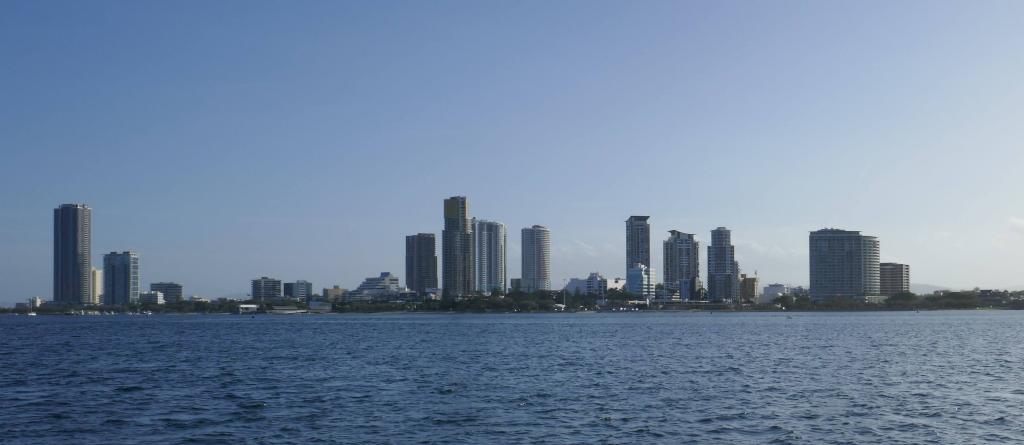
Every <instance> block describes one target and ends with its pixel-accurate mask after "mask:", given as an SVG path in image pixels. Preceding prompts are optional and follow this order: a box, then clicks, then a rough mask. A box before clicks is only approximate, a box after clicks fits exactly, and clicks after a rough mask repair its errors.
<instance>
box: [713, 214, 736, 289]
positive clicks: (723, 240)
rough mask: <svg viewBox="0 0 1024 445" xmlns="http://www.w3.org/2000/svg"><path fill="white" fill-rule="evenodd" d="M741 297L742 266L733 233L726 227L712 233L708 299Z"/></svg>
mask: <svg viewBox="0 0 1024 445" xmlns="http://www.w3.org/2000/svg"><path fill="white" fill-rule="evenodd" d="M739 297H740V266H739V263H737V262H736V249H735V247H733V245H732V232H730V231H729V229H726V228H725V227H719V228H717V229H715V230H712V231H711V245H710V246H708V299H710V300H712V301H724V300H732V301H737V300H738V299H739Z"/></svg>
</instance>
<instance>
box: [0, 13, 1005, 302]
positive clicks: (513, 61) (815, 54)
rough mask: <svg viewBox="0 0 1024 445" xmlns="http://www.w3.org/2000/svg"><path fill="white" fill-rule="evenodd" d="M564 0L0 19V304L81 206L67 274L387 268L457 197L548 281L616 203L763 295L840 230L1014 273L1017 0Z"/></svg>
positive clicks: (586, 257)
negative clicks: (722, 249)
mask: <svg viewBox="0 0 1024 445" xmlns="http://www.w3.org/2000/svg"><path fill="white" fill-rule="evenodd" d="M587 6H588V7H587V8H586V9H587V12H586V13H585V14H581V13H580V11H579V10H578V8H574V7H571V6H568V5H559V4H542V3H516V4H504V5H494V7H493V8H469V9H464V8H459V7H455V6H453V5H452V4H447V3H439V4H434V5H423V4H418V5H407V7H406V8H402V9H401V10H400V11H399V10H395V9H393V8H389V7H388V5H384V4H301V5H289V6H288V7H284V6H283V5H279V6H274V5H252V6H251V7H249V8H244V10H241V11H239V10H237V8H231V7H229V5H218V4H189V5H166V4H164V5H161V4H154V5H149V6H147V7H142V6H139V5H135V6H132V5H127V6H126V5H119V6H118V7H113V6H111V4H106V3H102V2H100V3H90V4H62V5H56V4H47V3H39V2H24V3H18V4H16V5H12V6H11V7H10V8H8V9H6V10H5V12H6V13H5V14H4V15H3V17H2V18H0V20H2V22H3V24H4V25H5V26H2V27H0V39H2V40H3V41H5V42H10V45H8V46H5V47H4V48H3V49H0V51H2V52H3V55H4V56H5V60H7V61H8V62H9V63H8V64H6V67H7V68H8V69H5V70H2V72H0V85H3V86H2V87H0V88H3V92H4V94H3V96H4V98H5V100H4V106H3V107H0V115H2V116H3V119H0V132H2V133H3V134H4V136H5V137H4V138H3V139H2V141H0V145H2V146H0V151H2V152H3V153H4V156H3V158H4V161H5V162H4V165H5V167H7V169H6V170H5V172H6V174H5V175H0V202H3V203H4V211H3V212H2V213H0V250H2V251H3V252H4V254H5V255H3V256H2V257H0V280H2V281H3V282H4V283H5V287H4V289H3V290H2V291H0V304H5V305H10V304H13V303H15V302H20V301H24V299H25V298H28V297H30V296H34V295H38V296H43V297H47V298H49V297H50V295H48V294H50V293H51V292H52V289H50V288H51V287H52V285H51V284H48V283H50V282H51V281H52V275H51V274H52V266H53V259H52V257H51V256H52V254H53V252H52V250H53V249H52V246H51V242H52V238H53V234H52V231H53V229H52V227H50V224H49V223H48V221H47V220H46V219H45V217H43V218H41V217H40V215H46V214H47V212H50V211H52V209H53V207H54V206H55V205H57V204H58V203H67V202H82V203H86V204H88V205H89V206H90V207H92V208H93V209H94V213H93V215H92V222H93V226H94V228H93V233H92V238H93V239H92V251H93V252H94V255H92V258H91V263H92V264H93V265H94V266H96V265H98V264H100V261H101V258H100V257H99V256H97V255H96V254H95V253H98V252H111V251H126V250H127V251H133V252H137V253H138V254H139V256H140V258H142V260H143V262H144V266H143V271H142V279H143V282H142V283H141V284H142V285H143V288H146V287H145V286H146V285H148V284H149V283H150V280H152V281H173V282H179V283H182V284H184V285H185V286H186V289H187V292H188V293H190V294H196V295H204V296H222V295H226V296H244V295H245V294H246V293H248V289H247V288H248V286H247V285H246V283H248V281H249V280H251V279H252V278H254V277H259V276H263V275H270V276H275V277H280V278H281V279H285V280H297V279H304V280H308V281H310V282H312V283H314V285H316V286H317V287H318V288H319V287H330V286H331V285H333V284H341V285H344V286H345V287H353V286H356V285H357V284H358V283H360V282H361V280H363V279H364V278H366V277H368V276H374V275H376V274H378V273H379V272H380V271H392V272H394V273H396V274H400V273H401V271H402V270H404V267H403V266H404V265H403V263H402V254H401V252H402V249H403V248H404V246H403V239H402V235H408V234H412V233H420V232H430V233H435V234H437V236H438V238H440V234H441V228H440V227H439V224H438V218H437V213H438V212H437V207H438V204H437V199H438V197H445V196H453V195H458V194H466V195H469V196H470V197H471V199H472V201H473V207H472V215H476V216H481V217H486V218H488V219H494V220H497V221H501V222H502V223H504V224H505V225H506V226H507V227H509V228H511V230H509V234H508V242H507V246H508V257H509V261H508V270H507V275H508V277H509V278H512V277H519V276H521V271H520V270H519V269H520V262H519V261H517V259H518V258H519V256H520V252H519V249H520V246H521V240H520V234H519V230H518V229H519V228H521V227H529V226H530V225H532V224H536V223H541V224H543V225H544V226H545V227H548V228H549V229H550V230H551V232H552V234H553V237H552V244H551V264H552V271H551V273H552V283H553V284H554V285H555V286H556V287H557V286H559V285H560V284H561V283H563V282H564V280H565V279H566V278H572V277H585V276H587V274H589V273H590V272H594V271H600V272H601V273H603V274H604V275H605V276H606V277H608V278H609V279H611V278H616V277H619V276H621V275H624V274H625V270H623V269H624V268H623V263H624V262H623V258H622V256H623V255H622V252H623V251H624V249H625V240H624V239H622V221H623V220H624V219H625V218H626V217H628V216H629V215H651V221H650V222H651V233H653V234H657V236H656V237H655V239H652V242H654V243H659V242H661V238H660V237H661V236H663V234H664V233H666V231H668V230H679V231H681V232H684V233H694V234H696V241H698V242H699V243H700V245H701V246H702V248H703V247H704V246H707V245H709V244H710V243H709V242H710V239H709V231H710V230H712V229H713V228H715V227H718V226H726V227H729V229H731V230H732V232H733V234H734V235H733V244H734V245H735V250H736V260H737V262H738V263H739V264H740V265H741V267H742V268H743V271H744V272H745V273H752V272H753V271H755V270H756V271H758V274H759V276H760V277H761V279H762V280H763V282H764V283H791V284H795V285H808V284H809V283H808V277H807V270H808V267H809V265H808V259H807V258H808V250H807V249H808V248H807V232H809V231H812V230H817V229H820V228H824V227H841V228H846V229H856V230H860V231H862V232H863V233H870V234H873V235H876V236H878V237H879V238H880V239H882V240H883V248H882V251H881V257H880V261H882V262H895V263H900V264H910V265H912V267H913V276H912V280H913V282H914V283H923V284H932V285H938V286H945V287H950V288H954V289H958V288H973V287H984V288H1011V289H1016V288H1020V287H1022V286H1024V277H1021V276H1020V274H1019V271H1020V265H1021V264H1024V207H1022V206H1021V204H1019V202H1020V199H1019V196H1018V195H1019V191H1020V190H1024V178H1022V177H1021V176H1020V175H1019V172H1017V170H1018V169H1017V167H1018V166H1020V165H1024V149H1022V148H1021V146H1020V145H1021V142H1020V141H1022V140H1024V134H1022V131H1024V129H1021V128H1020V126H1019V125H1018V122H1020V120H1021V118H1022V114H1021V111H1020V108H1019V104H1020V103H1022V102H1024V86H1022V85H1021V84H1020V82H1019V80H1018V77H1019V76H1017V75H1016V74H1017V73H1020V72H1024V61H1022V60H1021V59H1020V58H1019V57H1018V56H1017V55H1018V54H1020V53H1022V52H1024V35H1022V33H1020V32H1019V26H1018V25H1019V24H1018V23H1017V21H1016V20H1015V18H1016V17H1020V16H1021V15H1024V5H1021V4H1016V3H1003V4H999V5H995V4H986V5H977V6H976V7H975V8H971V10H970V11H969V13H965V11H964V8H961V7H958V6H956V5H952V4H929V5H927V7H922V5H921V4H919V3H912V2H908V3H899V4H893V3H871V4H870V7H863V5H861V4H835V3H832V4H825V3H811V4H806V3H803V4H783V5H779V4H760V5H759V4H747V5H743V6H740V5H736V4H716V5H711V6H708V5H697V4H687V3H679V2H673V3H668V2H665V3H649V4H644V5H639V6H638V7H635V8H630V9H629V10H628V11H622V10H621V8H617V7H614V6H612V5H610V4H606V3H595V4H588V5H587ZM224 15H230V16H232V17H234V20H235V21H234V22H232V23H234V27H231V28H225V27H224V24H223V20H221V17H223V16H224ZM185 17H187V20H186V19H185ZM182 20H185V21H187V22H188V24H189V26H188V27H182V26H181V23H182ZM298 23H302V26H301V27H299V26H298V25H297V24H298ZM85 24H89V25H88V26H86V25H85ZM768 24H775V25H777V26H774V25H773V26H769V25H768ZM438 29H443V30H444V32H438V31H437V30H438ZM524 30H527V32H526V33H524ZM300 48H301V50H299V49H300ZM630 156H637V157H638V158H639V159H643V160H644V161H643V162H629V161H630V160H631V159H630V158H629V157H630ZM370 165H381V166H383V168H378V169H373V168H364V167H366V166H370ZM112 170H116V171H118V172H136V174H137V175H138V176H142V175H146V178H147V179H145V180H141V179H138V180H132V181H131V186H130V187H128V186H126V185H125V183H126V179H125V177H124V175H111V174H108V173H109V172H110V171H112ZM499 178H500V180H498V179H499ZM684 190H685V191H689V193H686V195H685V196H686V198H685V199H674V198H675V196H676V195H677V194H678V192H679V191H684ZM385 197H386V199H385ZM399 209H400V210H399ZM296 211H302V212H303V213H296ZM440 241H441V240H440V239H438V249H439V250H440V244H441V243H440ZM659 247H660V246H654V248H653V249H652V251H651V258H650V263H651V265H652V266H653V268H655V269H661V268H662V267H663V266H662V265H663V259H662V249H661V248H659ZM952 252H956V253H955V254H953V253H952ZM438 253H440V252H438ZM439 256H440V255H439ZM701 256H705V255H704V253H702V255H701ZM197 259H202V260H201V261H199V260H197ZM658 272H659V274H661V273H663V271H661V270H658ZM403 278H404V277H403ZM703 278H706V277H703ZM705 284H706V283H705Z"/></svg>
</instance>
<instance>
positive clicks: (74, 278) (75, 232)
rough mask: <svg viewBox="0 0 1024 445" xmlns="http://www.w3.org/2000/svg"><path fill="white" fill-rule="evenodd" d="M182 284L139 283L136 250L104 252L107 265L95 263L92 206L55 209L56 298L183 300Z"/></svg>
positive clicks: (75, 301) (71, 301)
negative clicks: (146, 287) (145, 286)
mask: <svg viewBox="0 0 1024 445" xmlns="http://www.w3.org/2000/svg"><path fill="white" fill-rule="evenodd" d="M182 298H183V296H182V285H181V284H178V283H173V282H156V283H151V284H150V287H149V292H143V291H141V290H140V287H139V256H138V254H136V253H135V252H129V251H125V252H110V253H107V254H104V255H103V268H102V269H99V268H95V267H92V209H90V208H89V207H88V206H86V205H84V204H61V205H60V206H59V207H57V208H55V209H54V210H53V301H54V302H55V303H59V304H64V305H100V304H103V305H118V306H123V305H128V304H138V303H147V302H151V303H163V302H164V301H171V302H174V301H180V300H181V299H182Z"/></svg>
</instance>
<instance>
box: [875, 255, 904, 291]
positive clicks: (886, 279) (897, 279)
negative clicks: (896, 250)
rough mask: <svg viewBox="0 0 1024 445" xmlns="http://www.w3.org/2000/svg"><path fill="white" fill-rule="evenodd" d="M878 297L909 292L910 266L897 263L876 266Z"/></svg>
mask: <svg viewBox="0 0 1024 445" xmlns="http://www.w3.org/2000/svg"><path fill="white" fill-rule="evenodd" d="M878 278H879V280H878V281H879V295H885V296H886V297H891V296H893V295H896V294H898V293H900V292H910V266H908V265H906V264H899V263H880V264H879V265H878Z"/></svg>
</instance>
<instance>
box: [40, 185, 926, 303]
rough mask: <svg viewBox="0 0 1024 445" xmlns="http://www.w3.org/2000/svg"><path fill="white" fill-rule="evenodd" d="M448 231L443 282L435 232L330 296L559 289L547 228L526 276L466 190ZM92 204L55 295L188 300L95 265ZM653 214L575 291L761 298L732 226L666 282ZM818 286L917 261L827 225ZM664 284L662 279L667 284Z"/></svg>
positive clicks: (171, 289) (688, 240)
mask: <svg viewBox="0 0 1024 445" xmlns="http://www.w3.org/2000/svg"><path fill="white" fill-rule="evenodd" d="M443 210H444V213H443V214H444V228H443V230H442V232H441V254H442V257H441V262H440V263H441V264H440V266H441V267H440V268H441V279H442V281H441V282H440V283H439V282H438V257H437V251H436V249H437V242H436V238H435V235H434V234H433V233H417V234H415V235H409V236H407V237H406V248H405V266H406V267H405V284H404V285H402V283H401V280H400V279H399V278H398V277H396V276H394V275H392V274H391V273H389V272H383V273H381V274H380V275H379V276H374V277H369V278H367V279H366V280H364V282H363V283H362V284H361V285H360V286H359V287H358V288H356V289H355V290H352V291H346V290H345V289H342V288H340V287H339V286H334V287H333V288H325V289H324V290H323V292H322V293H321V294H320V296H321V297H322V298H324V299H328V300H335V299H344V300H350V301H378V300H405V299H417V298H418V299H422V298H432V297H437V296H440V297H443V298H460V297H464V296H470V295H490V294H493V293H504V292H505V291H506V290H507V289H511V290H513V291H522V292H534V291H544V290H551V234H550V231H549V230H548V229H547V228H546V227H544V226H540V225H534V226H531V227H525V228H523V229H522V232H521V234H522V257H521V266H522V276H521V278H513V279H509V278H508V254H507V242H508V234H507V229H506V226H505V225H504V224H502V223H500V222H497V221H490V220H484V219H477V218H471V217H470V215H469V206H468V202H467V199H466V197H465V196H453V197H450V198H447V199H445V200H444V208H443ZM91 212H92V211H91V209H90V208H89V207H88V206H86V205H84V204H62V205H61V206H59V207H58V208H56V209H54V226H53V227H54V255H53V301H54V302H56V303H61V304H69V305H79V304H91V305H95V304H107V305H127V304H135V303H140V302H160V303H162V302H164V301H167V302H175V301H180V300H181V299H182V298H183V295H182V285H181V284H178V283H173V282H156V283H152V284H151V285H150V289H149V292H142V291H141V290H140V286H139V257H138V255H137V254H136V253H134V252H130V251H125V252H110V253H108V254H105V255H104V256H103V267H102V269H97V268H94V267H92V264H91V215H92V213H91ZM649 219H650V217H649V216H630V217H629V219H627V220H626V274H625V276H626V278H625V279H622V278H614V279H610V280H609V279H607V278H605V277H604V276H603V275H601V274H600V273H597V272H594V273H591V274H590V275H589V276H588V277H587V278H579V279H572V280H570V281H569V284H568V285H567V286H566V288H565V289H566V290H568V291H571V292H579V293H583V294H594V295H604V294H605V293H606V292H607V291H608V290H609V289H621V290H623V291H626V292H629V293H631V294H633V295H635V296H637V297H640V298H642V299H646V300H648V301H650V300H652V299H653V300H659V299H660V300H667V301H702V300H707V301H729V302H743V301H751V302H753V301H754V300H755V299H756V297H757V293H758V290H759V289H758V284H757V282H758V279H757V277H756V276H753V277H748V276H746V275H745V274H742V273H740V267H739V263H738V262H737V260H736V252H735V247H734V246H733V244H732V233H731V231H730V230H728V229H727V228H725V227H718V228H716V229H714V230H712V231H711V243H710V245H709V246H708V247H707V255H708V256H707V281H706V286H705V282H704V281H702V279H701V274H700V270H701V260H700V243H699V242H698V241H697V240H696V238H695V235H694V234H690V233H684V232H681V231H678V230H670V231H669V232H668V233H669V236H668V238H667V239H665V241H664V242H663V243H662V248H663V253H664V255H663V271H664V277H663V280H662V281H661V282H660V283H658V284H656V283H657V275H656V273H655V269H654V268H653V267H652V264H651V240H650V223H649ZM809 247H810V254H809V262H810V271H809V272H810V273H809V275H810V287H809V291H808V295H809V297H810V298H811V299H813V300H818V301H820V300H823V299H827V298H874V297H884V296H891V295H894V294H896V293H899V292H905V291H908V290H909V286H910V267H909V266H907V265H905V264H898V263H880V262H879V243H878V239H877V238H876V237H873V236H866V235H861V234H860V232H857V231H847V230H839V229H822V230H818V231H814V232H811V234H810V239H809ZM659 284H660V285H659ZM251 286H252V291H251V294H250V295H251V298H252V299H255V300H271V299H275V298H281V297H286V298H293V299H299V300H310V299H312V298H313V297H314V296H315V295H316V294H314V292H313V285H312V283H310V282H308V281H304V280H298V281H295V282H288V283H283V282H282V281H281V280H277V279H274V278H268V277H261V278H258V279H254V280H252V283H251ZM792 291H793V290H792V289H789V288H788V287H785V286H782V285H780V284H772V285H769V286H767V287H765V289H764V292H763V295H764V299H763V300H767V299H768V298H774V296H777V295H779V294H780V292H782V293H787V294H791V293H792Z"/></svg>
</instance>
